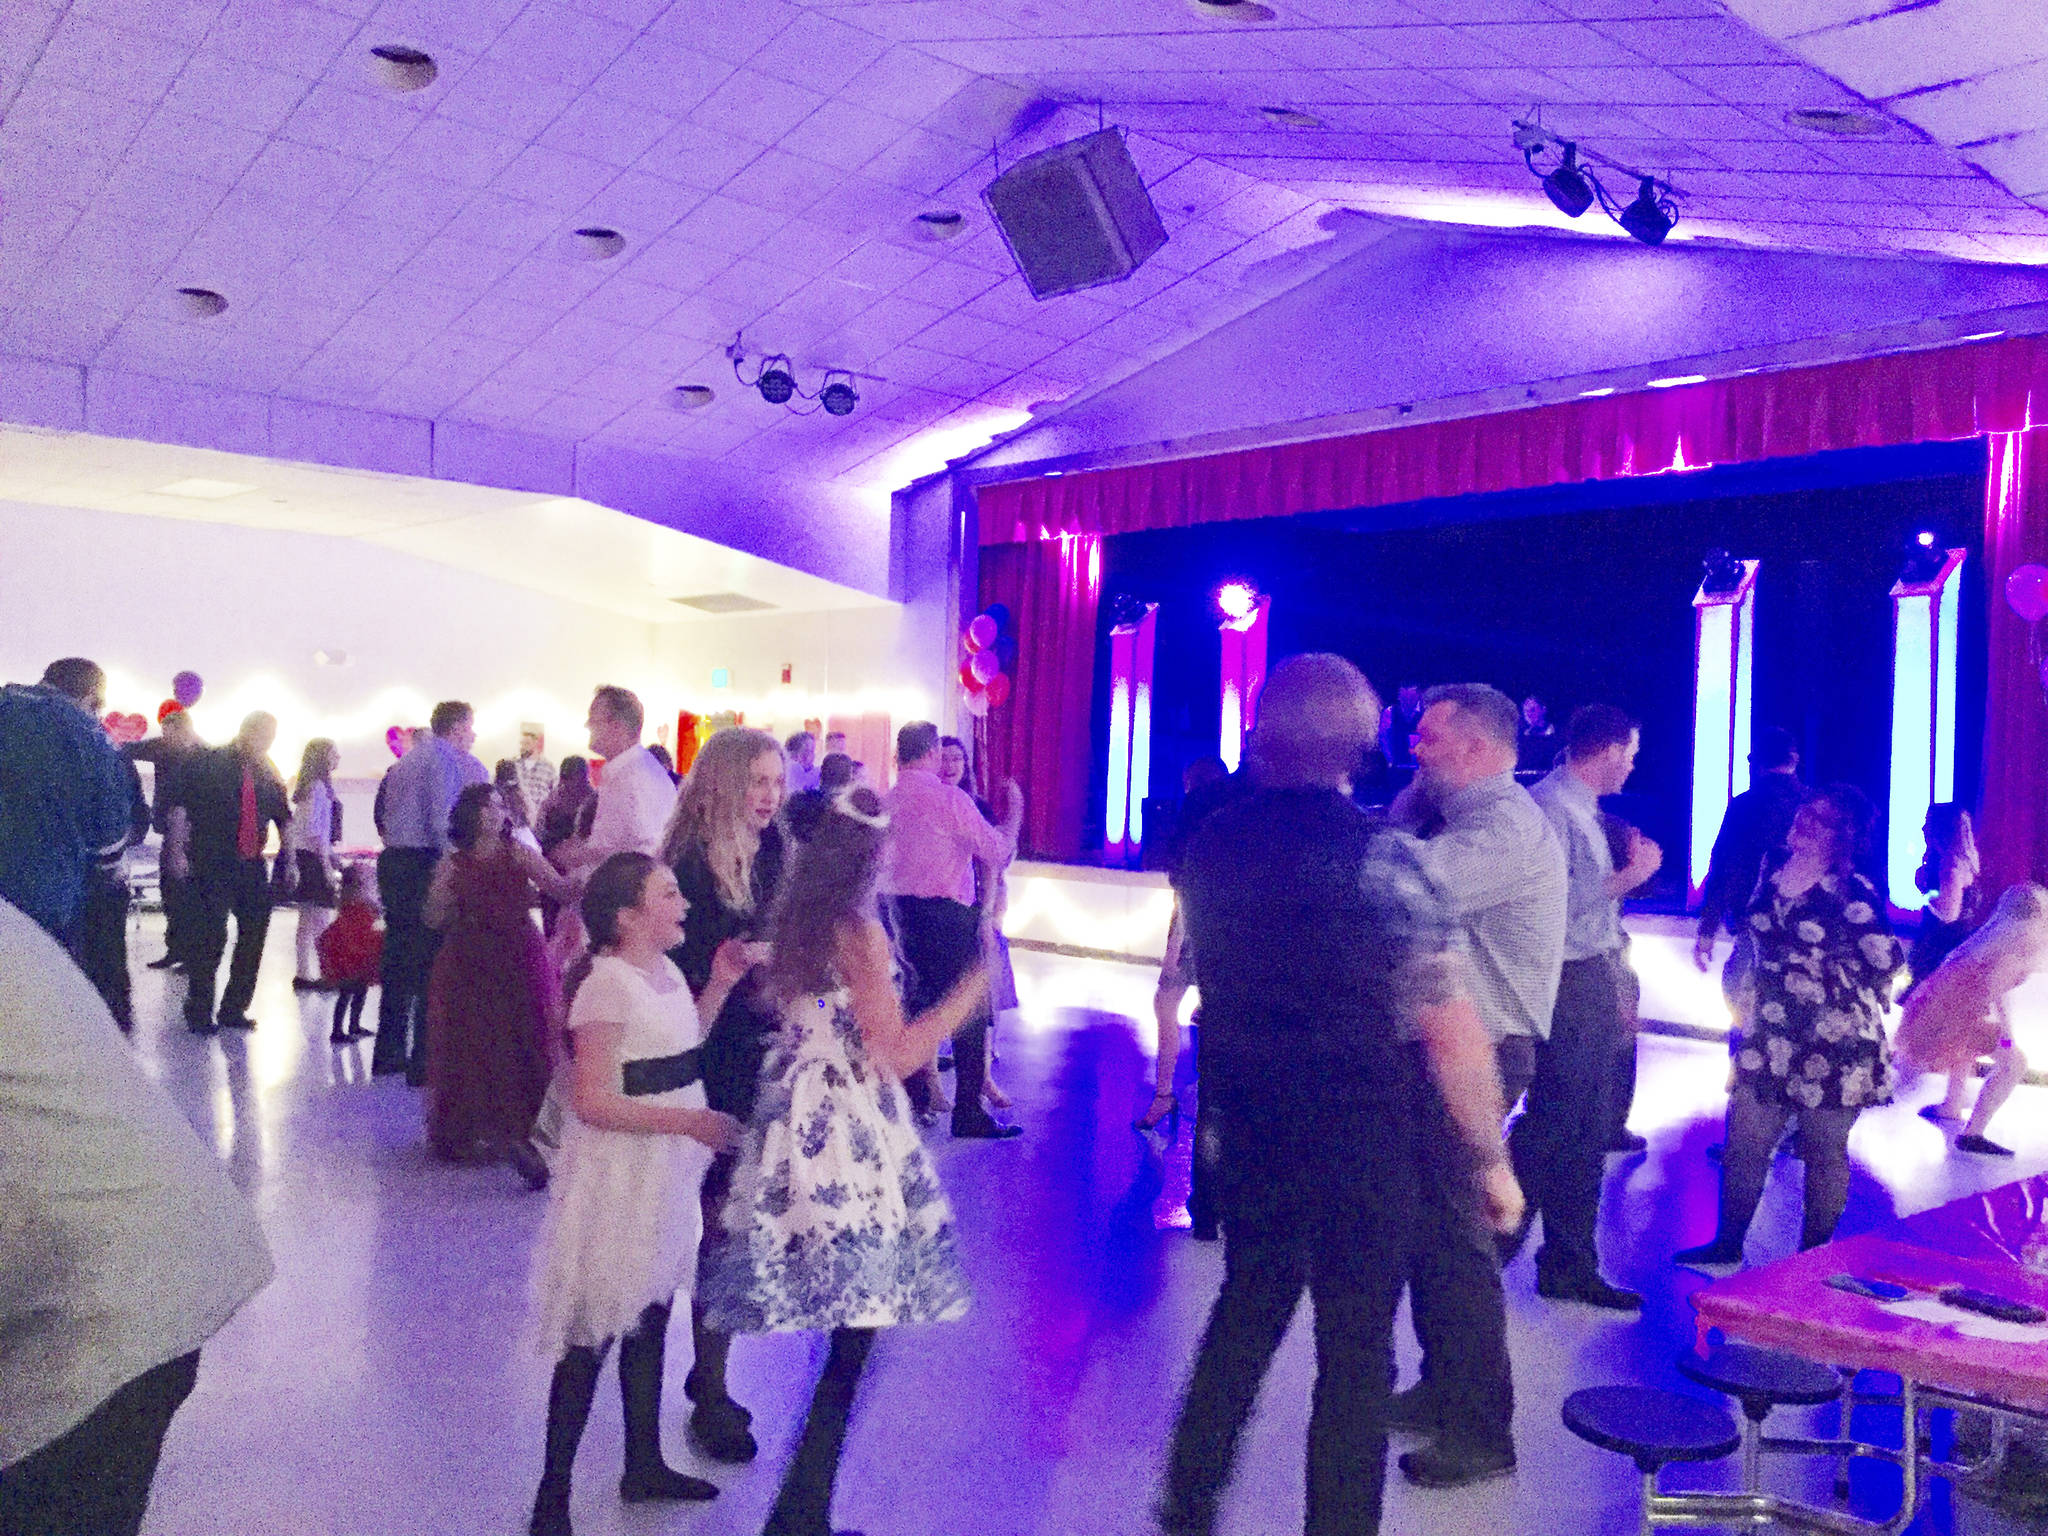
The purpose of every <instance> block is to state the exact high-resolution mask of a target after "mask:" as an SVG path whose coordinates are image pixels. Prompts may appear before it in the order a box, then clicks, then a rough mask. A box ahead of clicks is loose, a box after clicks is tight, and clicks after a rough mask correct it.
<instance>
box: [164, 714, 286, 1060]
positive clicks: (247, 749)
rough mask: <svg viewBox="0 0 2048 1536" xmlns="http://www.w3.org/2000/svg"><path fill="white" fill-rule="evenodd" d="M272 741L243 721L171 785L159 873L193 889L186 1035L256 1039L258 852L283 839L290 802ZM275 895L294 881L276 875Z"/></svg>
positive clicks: (257, 719)
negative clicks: (231, 925) (218, 982)
mask: <svg viewBox="0 0 2048 1536" xmlns="http://www.w3.org/2000/svg"><path fill="white" fill-rule="evenodd" d="M276 740H277V721H276V719H275V718H274V717H272V716H270V715H266V714H264V713H262V712H261V711H258V712H257V713H255V714H253V715H250V716H249V717H248V718H247V719H246V720H244V721H243V722H242V728H241V730H239V731H238V732H236V733H235V739H234V740H233V741H232V742H230V743H229V744H228V745H227V746H225V747H216V748H214V749H212V750H211V751H207V752H202V753H199V754H198V755H196V756H195V757H193V758H192V759H191V760H190V761H189V762H187V763H186V764H185V765H184V766H183V767H181V768H180V769H179V770H178V774H177V777H176V779H175V780H174V781H173V782H172V784H171V785H170V790H169V795H170V816H169V826H170V831H169V833H168V835H167V836H166V838H165V852H164V867H165V869H166V870H167V871H168V872H169V874H170V875H171V877H172V878H173V879H183V880H190V882H191V885H190V888H189V891H190V894H189V896H188V898H187V899H188V901H189V903H190V910H191V953H190V956H189V967H188V970H187V973H186V974H187V979H188V980H189V982H190V984H191V985H190V989H189V990H188V991H187V993H186V995H185V1027H186V1028H187V1029H189V1030H191V1031H192V1032H193V1033H194V1034H198V1035H210V1034H212V1033H213V1032H214V1031H215V1030H216V1029H217V1028H218V1029H254V1028H255V1027H256V1026H255V1025H254V1024H253V1023H252V1022H251V1021H250V1019H249V1003H250V1000H251V999H252V998H254V997H255V995H256V967H257V965H258V964H259V963H260V962H261V961H262V959H263V940H264V938H265V937H266V936H267V935H268V934H269V932H270V880H269V875H268V871H267V868H266V866H265V864H264V861H263V850H264V846H265V844H266V843H267V842H268V841H269V838H270V827H271V824H272V823H273V822H274V823H276V825H277V828H278V831H279V833H280V834H282V833H283V831H284V829H285V828H286V827H288V826H289V825H290V824H291V819H292V807H291V801H290V799H289V798H288V797H287V796H286V794H285V789H284V781H283V780H282V779H280V778H279V777H278V774H277V770H276V769H275V768H274V767H272V766H271V763H270V758H269V756H268V754H269V752H270V748H271V744H272V743H273V742H275V741H276ZM282 868H283V874H282V876H281V877H280V878H281V881H282V883H283V884H282V887H281V888H284V889H288V888H289V886H290V884H291V879H292V873H293V871H292V869H291V866H290V865H289V863H287V864H285V865H283V866H282ZM230 916H232V917H233V918H234V920H235V954H234V959H233V960H232V961H230V962H229V965H228V984H227V990H226V992H225V993H223V994H222V996H221V999H220V1014H219V1019H218V1022H217V1023H216V1020H215V1015H214V998H213V986H214V978H215V976H217V975H218V974H219V972H220V960H221V954H222V952H223V951H224V950H225V949H226V948H227V942H228V918H229V917H230Z"/></svg>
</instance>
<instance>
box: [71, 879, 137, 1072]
mask: <svg viewBox="0 0 2048 1536" xmlns="http://www.w3.org/2000/svg"><path fill="white" fill-rule="evenodd" d="M71 958H72V959H74V960H76V961H77V962H78V968H79V969H80V970H81V971H83V972H85V979H86V980H87V981H90V982H91V983H92V985H93V990H94V991H95V992H97V993H99V995H100V997H101V999H102V1000H103V1001H104V1002H105V1003H106V1005H107V1011H108V1012H109V1013H111V1014H113V1016H114V1022H115V1023H116V1024H118V1025H120V1026H121V1028H122V1030H123V1032H126V1031H128V1030H131V1029H133V1028H134V1027H135V1010H134V1008H133V1006H132V1005H131V1002H130V999H129V993H128V882H127V880H126V879H124V878H123V877H122V876H120V875H119V874H117V873H114V872H111V871H108V870H104V869H100V868H98V867H97V866H95V867H94V868H93V869H92V870H91V871H90V872H88V873H87V875H86V877H85V897H84V900H83V901H82V902H80V904H79V908H78V918H77V921H76V922H74V923H73V924H72V929H71Z"/></svg>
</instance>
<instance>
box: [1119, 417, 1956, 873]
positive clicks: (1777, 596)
mask: <svg viewBox="0 0 2048 1536" xmlns="http://www.w3.org/2000/svg"><path fill="white" fill-rule="evenodd" d="M1983 496H1984V449H1983V445H1982V443H1981V442H1979V441H1975V440H1972V441H1969V442H1963V443H1942V444H1921V445H1913V446H1910V447H1907V448H1891V449H1869V450H1852V451H1845V452H1840V453H1829V454H1819V455H1814V456H1811V457H1808V458H1801V459H1792V460H1782V461H1772V462H1769V463H1764V464H1753V465H1740V466H1731V467H1728V468H1714V469H1703V470H1697V471H1692V472H1689V473H1683V474H1676V475H1660V476H1652V477H1644V478H1641V479H1631V480H1616V481H1602V482H1589V483H1585V484H1580V485H1573V486H1560V487H1552V488H1547V489H1544V490H1541V491H1531V492H1509V493H1499V494H1491V495H1484V496H1469V497H1460V498H1455V499H1447V500H1439V501H1431V502H1420V503H1411V504H1407V505H1403V506H1396V507H1375V508H1370V509H1361V510H1356V511H1350V512H1338V513H1319V514H1314V515H1311V516H1303V517H1293V518H1273V519H1263V520H1259V521H1255V522H1245V523H1228V524H1208V525H1204V526H1202V527H1197V528H1188V529H1174V530H1168V531H1162V532H1154V533H1139V534H1125V535H1120V536H1117V537H1113V538H1110V539H1107V540H1105V541H1104V544H1103V605H1102V613H1103V619H1102V626H1101V633H1100V635H1099V637H1098V645H1097V666H1096V673H1097V686H1096V689H1095V700H1096V705H1095V719H1094V765H1095V769H1094V774H1093V783H1092V785H1091V811H1090V818H1089V823H1090V827H1091V835H1092V838H1093V846H1094V847H1096V848H1100V846H1101V840H1102V823H1103V815H1104V800H1105V790H1104V785H1103V779H1104V775H1105V772H1106V766H1107V761H1108V714H1109V707H1108V694H1109V689H1108V667H1109V663H1108V629H1109V619H1108V615H1109V614H1110V612H1111V610H1112V608H1113V606H1114V603H1115V599H1116V598H1117V597H1118V596H1119V595H1120V594H1123V593H1129V594H1131V595H1132V596H1134V597H1137V598H1139V599H1142V600H1144V601H1146V602H1155V603H1158V604H1159V630H1158V659H1157V668H1156V675H1155V680H1154V694H1153V726H1152V728H1153V751H1152V770H1151V778H1150V784H1149V797H1150V798H1151V799H1152V800H1153V801H1154V802H1155V814H1154V815H1153V816H1151V817H1148V820H1147V825H1148V827H1156V826H1159V825H1161V824H1162V823H1161V821H1160V820H1159V819H1158V813H1162V812H1167V811H1168V810H1169V808H1170V807H1171V806H1172V804H1173V802H1174V801H1175V800H1176V799H1177V797H1178V793H1179V786H1180V774H1181V770H1182V768H1183V767H1184V766H1185V765H1186V764H1187V763H1188V762H1190V761H1192V760H1193V759H1195V758H1197V757H1203V756H1210V755H1213V754H1215V752H1216V750H1217V734H1218V688H1219V669H1220V652H1219V646H1218V640H1217V628H1216V623H1217V615H1216V611H1215V600H1214V594H1215V592H1216V589H1217V588H1218V586H1220V585H1221V584H1222V583H1223V582H1225V581H1228V580H1230V579H1232V578H1242V579H1246V580H1249V581H1251V582H1252V583H1254V584H1255V585H1256V586H1257V587H1258V589H1259V590H1260V591H1261V592H1264V593H1267V594H1269V595H1270V596H1271V598H1272V600H1273V605H1272V618H1271V625H1272V630H1271V655H1272V659H1273V661H1274V662H1275V663H1277V662H1278V661H1279V660H1280V659H1282V658H1284V657H1286V656H1290V655H1294V654H1297V653H1299V652H1302V651H1310V650H1328V651H1336V652H1338V653H1340V654H1342V655H1345V656H1348V657H1350V658H1351V659H1352V660H1353V661H1355V662H1357V663H1358V664H1359V665H1360V666H1361V667H1362V668H1363V669H1364V671H1365V673H1366V675H1367V676H1368V677H1369V678H1371V679H1372V681H1373V684H1374V686H1375V687H1377V688H1378V689H1379V690H1380V691H1381V693H1382V694H1383V695H1384V696H1385V697H1386V698H1388V699H1391V698H1392V697H1393V693H1394V690H1395V689H1396V688H1397V687H1398V686H1399V685H1401V684H1403V683H1417V684H1421V685H1424V686H1428V685H1430V684H1435V683H1443V682H1475V681H1476V682H1489V683H1492V684H1494V685H1496V686H1497V687H1500V688H1502V689H1504V690H1505V691H1506V692H1508V693H1510V694H1512V695H1513V696H1514V697H1515V698H1516V699H1518V700H1519V699H1520V698H1522V697H1523V696H1524V695H1527V694H1532V693H1533V694H1535V695H1537V696H1538V697H1540V698H1542V699H1543V700H1544V701H1545V702H1546V703H1547V704H1548V705H1549V706H1550V711H1551V716H1552V719H1553V720H1554V721H1556V722H1557V724H1558V725H1559V726H1560V727H1561V726H1562V725H1563V723H1564V721H1565V719H1566V718H1567V716H1568V715H1569V714H1570V712H1571V710H1572V709H1574V708H1576V707H1577V706H1578V705H1580V704H1585V703H1590V702H1593V701H1596V700H1598V701H1605V702H1608V703H1613V704H1617V705H1619V706H1621V707H1622V708H1624V709H1626V710H1628V711H1629V712H1630V713H1632V714H1634V715H1635V716H1636V717H1637V718H1638V719H1640V720H1641V721H1642V722H1643V727H1644V729H1643V752H1642V758H1641V761H1640V765H1639V767H1638V769H1637V772H1636V777H1635V780H1634V782H1633V783H1632V785H1631V786H1630V792H1629V794H1628V795H1627V796H1625V797H1624V799H1625V801H1626V803H1625V804H1622V805H1618V806H1617V807H1616V808H1617V809H1618V810H1619V811H1620V812H1621V813H1622V814H1623V815H1625V816H1627V817H1628V819H1630V820H1632V821H1634V822H1635V823H1636V824H1637V825H1639V826H1641V827H1642V828H1643V830H1644V831H1646V832H1647V833H1649V835H1650V836H1652V837H1654V838H1655V839H1657V841H1658V842H1659V843H1661V844H1662V845H1663V847H1664V849H1665V855H1666V862H1665V873H1664V875H1663V876H1661V877H1660V880H1659V882H1658V889H1657V891H1656V892H1654V893H1653V894H1661V895H1662V896H1664V897H1665V898H1666V899H1670V900H1676V899H1679V898H1681V897H1682V895H1683V890H1682V882H1683V869H1684V864H1685V859H1684V849H1685V847H1686V840H1687V817H1688V808H1689V804H1690V790H1691V774H1692V705H1693V681H1694V617H1693V607H1692V599H1693V594H1694V593H1695V592H1696V591H1697V589H1698V587H1699V581H1700V562H1701V558H1702V556H1703V555H1704V554H1705V553H1706V552H1707V551H1708V550H1709V549H1713V548H1717V547H1718V548H1725V549H1728V550H1729V551H1731V552H1732V553H1733V554H1735V555H1736V556H1738V557H1740V558H1744V559H1755V560H1760V561H1762V568H1761V570H1760V572H1759V576H1758V587H1757V612H1756V666H1755V674H1754V675H1755V712H1754V723H1755V724H1756V726H1758V727H1763V726H1767V725H1782V726H1785V727H1786V728H1787V729H1789V730H1791V731H1793V732H1794V733H1795V735H1797V736H1798V737H1799V738H1800V740H1801V742H1802V743H1803V746H1804V755H1805V761H1806V767H1805V770H1804V774H1805V777H1806V779H1807V780H1808V782H1810V783H1821V782H1830V781H1837V780H1841V781H1847V782H1849V783H1852V784H1855V785H1856V786H1858V787H1859V788H1861V789H1862V790H1863V791H1864V793H1866V794H1868V795H1869V796H1870V797H1871V799H1872V801H1873V803H1875V804H1876V805H1877V807H1878V809H1879V811H1880V814H1882V812H1883V809H1884V805H1885V798H1886V794H1887V792H1888V782H1889V761H1890V731H1891V657H1892V602H1891V598H1890V596H1889V594H1890V591H1891V586H1892V583H1893V581H1894V580H1895V579H1896V577H1897V575H1898V569H1899V564H1900V561H1901V558H1902V556H1903V554H1904V547H1905V545H1906V543H1907V542H1908V541H1909V540H1910V539H1911V538H1912V537H1913V536H1914V535H1915V534H1916V533H1917V532H1919V531H1920V530H1922V529H1926V530H1931V531H1932V532H1933V533H1934V534H1935V535H1936V536H1937V537H1938V538H1939V539H1940V540H1941V541H1942V542H1943V543H1944V544H1946V545H1947V546H1949V547H1955V548H1963V549H1966V550H1968V551H1969V556H1970V558H1969V561H1968V564H1967V565H1966V566H1965V568H1964V582H1965V585H1964V593H1963V604H1962V629H1961V637H1960V656H1961V669H1960V677H1959V700H1958V727H1957V736H1958V747H1957V765H1956V770H1957V771H1956V793H1957V796H1958V798H1960V799H1964V800H1970V799H1973V798H1974V795H1975V792H1976V785H1977V775H1978V759H1979V756H1980V753H1981V742H1982V734H1983V709H1984V657H1985V641H1984V623H1985V618H1984V584H1983V573H1982V570H1981V565H1982V560H1981V555H1982V523H1983ZM1883 846H1884V844H1883V833H1882V830H1881V829H1880V832H1879V834H1878V837H1877V840H1876V847H1877V848H1880V849H1881V848H1882V847H1883Z"/></svg>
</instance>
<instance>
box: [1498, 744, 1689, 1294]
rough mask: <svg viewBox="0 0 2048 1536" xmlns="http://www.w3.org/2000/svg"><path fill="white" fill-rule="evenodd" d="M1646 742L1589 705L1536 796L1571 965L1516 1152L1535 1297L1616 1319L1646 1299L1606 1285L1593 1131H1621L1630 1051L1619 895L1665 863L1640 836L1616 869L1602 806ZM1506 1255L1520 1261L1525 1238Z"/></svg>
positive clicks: (1598, 1157)
mask: <svg viewBox="0 0 2048 1536" xmlns="http://www.w3.org/2000/svg"><path fill="white" fill-rule="evenodd" d="M1641 744H1642V731H1641V729H1640V727H1638V726H1637V724H1636V722H1635V721H1634V720H1631V719H1630V718H1629V717H1628V716H1627V715H1626V714H1624V713H1622V712H1621V711H1620V710H1618V709H1615V708H1613V707H1612V706H1611V705H1606V704H1589V705H1587V706H1586V707H1585V708H1583V709H1580V710H1578V711H1577V712H1575V713H1574V714H1573V715H1572V718H1571V724H1570V725H1569V726H1568V727H1567V729H1566V731H1565V760H1564V762H1563V763H1562V764H1560V765H1559V766H1558V767H1557V768H1556V769H1554V770H1553V771H1552V772H1551V773H1550V774H1549V775H1548V776H1547V777H1545V778H1544V779H1543V780H1542V781H1541V782H1539V783H1538V784H1537V785H1536V787H1535V788H1534V789H1533V790H1532V791H1530V793H1531V794H1532V795H1533V796H1534V797H1535V800H1536V803H1537V804H1538V805H1539V806H1541V807H1542V808H1543V813H1544V815H1546V816H1548V817H1549V818H1550V824H1551V826H1552V827H1554V828H1555V829H1556V831H1557V836H1558V840H1559V841H1560V842H1562V843H1563V844H1564V853H1565V879H1566V905H1565V933H1564V967H1563V970H1562V972H1561V973H1560V975H1559V977H1558V987H1557V1006H1556V1008H1555V1009H1554V1010H1553V1011H1552V1013H1551V1022H1550V1038H1549V1039H1548V1040H1546V1041H1545V1042H1544V1043H1543V1044H1542V1045H1540V1046H1538V1047H1537V1051H1536V1078H1535V1081H1533V1082H1532V1083H1530V1085H1529V1100H1528V1106H1527V1108H1526V1109H1525V1110H1524V1111H1523V1114H1522V1118H1521V1119H1520V1120H1518V1121H1517V1122H1516V1123H1515V1129H1514V1133H1513V1135H1512V1136H1511V1137H1510V1139H1509V1143H1508V1148H1509V1152H1510V1154H1511V1155H1512V1157H1513V1159H1514V1164H1515V1173H1516V1176H1517V1177H1518V1178H1519V1179H1520V1180H1521V1181H1522V1187H1523V1188H1524V1189H1525V1190H1526V1191H1527V1192H1528V1197H1529V1211H1530V1213H1531V1215H1532V1216H1533V1214H1534V1213H1536V1212H1538V1211H1540V1212H1542V1214H1543V1248H1542V1250H1541V1251H1540V1252H1539V1253H1538V1254H1537V1255H1536V1291H1537V1294H1538V1295H1540V1296H1544V1297H1547V1298H1549V1299H1550V1300H1552V1301H1578V1302H1584V1303H1586V1304H1587V1305H1589V1306H1595V1307H1602V1308H1605V1309H1607V1310H1609V1311H1615V1312H1633V1311H1636V1310H1638V1309H1640V1308H1641V1306H1642V1304H1643V1299H1642V1297H1641V1296H1639V1295H1637V1294H1636V1293H1635V1292H1634V1291H1626V1290H1623V1289H1621V1288H1620V1287H1619V1286H1614V1285H1609V1284H1608V1283H1607V1281H1605V1280H1604V1279H1602V1278H1601V1276H1600V1268H1599V1250H1598V1247H1597V1245H1596V1241H1595V1233H1596V1230H1597V1228H1598V1226H1599V1221H1600V1182H1601V1175H1602V1172H1603V1162H1602V1159H1603V1156H1604V1153H1605V1150H1606V1146H1605V1143H1606V1138H1605V1136H1604V1135H1603V1134H1597V1133H1595V1132H1593V1131H1592V1130H1591V1129H1589V1128H1592V1127H1606V1126H1609V1125H1611V1124H1612V1123H1613V1118H1614V1110H1613V1098H1612V1095H1613V1092H1614V1086H1615V1079H1616V1073H1615V1070H1614V1066H1615V1061H1616V1058H1617V1057H1618V1055H1619V1054H1620V1052H1621V1051H1622V1050H1623V1049H1624V1048H1628V1047H1630V1046H1631V1045H1632V1042H1631V1041H1630V1039H1629V1029H1630V1025H1629V1022H1628V1020H1627V1017H1626V1014H1625V1013H1624V1011H1623V1008H1622V1001H1621V986H1620V967H1622V966H1624V965H1626V964H1627V963H1628V961H1627V958H1626V957H1625V956H1624V955H1623V953H1622V934H1621V898H1622V896H1623V895H1624V894H1625V893H1626V892H1628V891H1631V890H1633V889H1635V887H1636V886H1638V885H1641V884H1642V883H1643V881H1645V880H1647V879H1649V877H1650V876H1651V875H1652V874H1654V873H1655V872H1656V870H1657V867H1658V865H1659V864H1661V863H1662V862H1663V857H1664V855H1663V852H1662V850H1660V849H1659V848H1658V847H1657V845H1656V844H1655V843H1653V842H1651V841H1650V840H1649V839H1648V838H1647V837H1644V836H1642V835H1641V834H1640V833H1638V834H1636V837H1635V840H1634V843H1633V853H1632V855H1631V857H1630V859H1629V862H1628V864H1627V866H1626V867H1625V868H1622V869H1619V870H1617V869H1616V868H1615V867H1614V858H1613V855H1612V854H1611V853H1610V851H1609V849H1608V846H1607V834H1606V832H1605V831H1604V830H1603V829H1602V827H1601V825H1600V800H1601V797H1602V796H1605V795H1614V794H1619V793H1620V792H1621V788H1622V786H1623V785H1624V784H1626V783H1627V782H1628V779H1629V775H1630V774H1631V773H1633V772H1634V771H1635V766H1636V753H1637V751H1638V749H1639V748H1640V747H1641ZM1522 1236H1526V1227H1525V1229H1524V1233H1523V1234H1522ZM1508 1246H1509V1255H1510V1256H1512V1254H1513V1253H1514V1252H1516V1251H1519V1249H1520V1247H1521V1240H1520V1238H1519V1237H1518V1238H1516V1239H1514V1240H1512V1241H1511V1243H1510V1244H1509V1245H1508Z"/></svg>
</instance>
